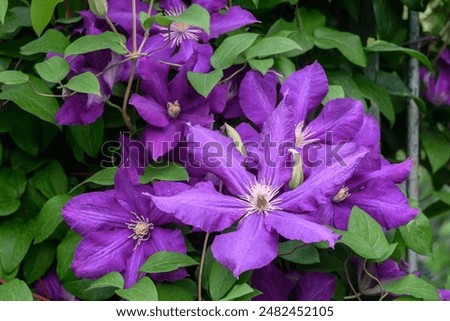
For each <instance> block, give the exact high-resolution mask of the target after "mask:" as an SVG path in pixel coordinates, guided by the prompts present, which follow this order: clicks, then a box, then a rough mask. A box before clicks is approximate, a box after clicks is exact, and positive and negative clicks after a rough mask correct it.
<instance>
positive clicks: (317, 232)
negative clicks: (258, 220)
mask: <svg viewBox="0 0 450 321" xmlns="http://www.w3.org/2000/svg"><path fill="white" fill-rule="evenodd" d="M310 219H312V217H311V216H310V215H300V214H291V213H286V212H282V211H275V212H272V213H269V214H268V216H267V217H266V219H265V224H266V227H267V229H270V228H272V229H274V230H276V231H277V232H278V233H280V234H281V235H282V236H284V237H285V238H287V239H289V240H298V241H302V242H304V243H315V242H328V244H329V245H330V246H331V247H333V246H334V244H335V243H336V241H337V240H338V239H339V235H336V234H333V231H332V230H331V229H329V228H328V227H326V226H323V225H320V224H317V223H314V222H312V221H310Z"/></svg>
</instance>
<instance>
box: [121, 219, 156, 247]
mask: <svg viewBox="0 0 450 321" xmlns="http://www.w3.org/2000/svg"><path fill="white" fill-rule="evenodd" d="M131 214H133V215H134V216H135V217H136V219H134V220H131V223H127V227H128V229H130V230H132V231H133V233H132V234H130V236H128V238H132V239H133V240H136V241H137V242H136V245H135V247H134V250H136V248H137V247H138V246H139V245H140V244H141V243H142V241H147V240H148V239H149V238H150V231H151V230H153V229H154V228H155V226H154V225H153V223H150V222H149V220H148V218H146V217H144V216H143V215H141V216H138V215H137V214H136V213H134V212H131Z"/></svg>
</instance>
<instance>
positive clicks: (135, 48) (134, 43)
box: [131, 0, 137, 54]
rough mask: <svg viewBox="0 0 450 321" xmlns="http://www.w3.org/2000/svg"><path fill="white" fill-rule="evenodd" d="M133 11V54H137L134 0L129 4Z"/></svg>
mask: <svg viewBox="0 0 450 321" xmlns="http://www.w3.org/2000/svg"><path fill="white" fill-rule="evenodd" d="M131 4H132V6H131V7H132V10H133V53H134V54H135V53H136V52H137V13H136V0H133V1H132V2H131Z"/></svg>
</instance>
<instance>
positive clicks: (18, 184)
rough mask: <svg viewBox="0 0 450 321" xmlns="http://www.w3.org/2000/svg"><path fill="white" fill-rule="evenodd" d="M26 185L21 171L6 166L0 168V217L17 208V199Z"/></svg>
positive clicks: (18, 201)
mask: <svg viewBox="0 0 450 321" xmlns="http://www.w3.org/2000/svg"><path fill="white" fill-rule="evenodd" d="M26 185H27V179H26V177H25V174H24V173H23V172H21V171H15V170H13V169H11V168H6V167H5V168H2V169H0V217H1V216H6V215H10V214H12V213H14V212H15V211H17V210H18V209H19V206H20V200H19V199H20V196H21V195H22V194H23V192H24V191H25V187H26Z"/></svg>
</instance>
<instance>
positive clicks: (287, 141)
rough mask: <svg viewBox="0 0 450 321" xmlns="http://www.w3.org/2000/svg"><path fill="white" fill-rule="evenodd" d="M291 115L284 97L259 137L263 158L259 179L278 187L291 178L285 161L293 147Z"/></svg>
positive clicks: (292, 114) (290, 170)
mask: <svg viewBox="0 0 450 321" xmlns="http://www.w3.org/2000/svg"><path fill="white" fill-rule="evenodd" d="M293 116H294V113H293V111H292V109H291V108H290V105H289V104H288V102H286V98H285V99H284V100H283V101H282V102H281V103H280V106H278V108H277V109H275V111H274V112H273V113H272V116H270V118H269V119H268V120H267V121H266V122H265V123H264V126H263V129H262V131H261V139H260V140H261V148H260V151H261V153H262V154H263V156H264V159H262V160H261V161H260V164H259V166H258V168H259V171H258V179H259V181H266V182H270V183H271V184H272V185H273V186H275V187H280V186H282V185H283V184H285V183H286V182H287V181H289V179H290V178H291V175H292V168H290V167H289V166H287V165H288V164H287V162H288V160H289V159H290V153H289V152H288V150H289V149H290V148H293V147H294V139H295V134H294V128H295V126H294V123H293V122H292V120H293Z"/></svg>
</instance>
